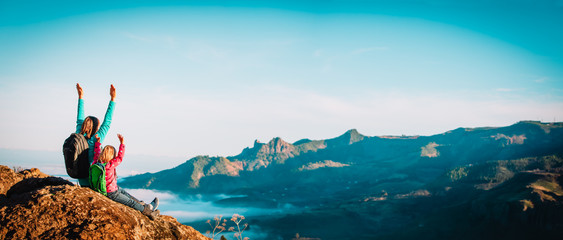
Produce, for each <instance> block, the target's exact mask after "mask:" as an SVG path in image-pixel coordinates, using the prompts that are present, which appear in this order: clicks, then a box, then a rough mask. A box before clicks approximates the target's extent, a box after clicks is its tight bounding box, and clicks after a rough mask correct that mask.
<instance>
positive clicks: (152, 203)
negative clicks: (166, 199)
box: [149, 197, 158, 211]
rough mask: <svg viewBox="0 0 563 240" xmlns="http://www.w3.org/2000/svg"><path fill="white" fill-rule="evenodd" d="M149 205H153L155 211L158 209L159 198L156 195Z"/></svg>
mask: <svg viewBox="0 0 563 240" xmlns="http://www.w3.org/2000/svg"><path fill="white" fill-rule="evenodd" d="M149 205H151V207H152V208H151V209H152V210H153V211H154V210H156V209H157V208H158V198H156V197H155V198H154V200H152V202H151V203H150V204H149Z"/></svg>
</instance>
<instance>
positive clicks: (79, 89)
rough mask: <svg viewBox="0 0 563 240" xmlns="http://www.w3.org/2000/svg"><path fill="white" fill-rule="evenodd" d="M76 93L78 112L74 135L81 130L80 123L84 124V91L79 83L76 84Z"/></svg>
mask: <svg viewBox="0 0 563 240" xmlns="http://www.w3.org/2000/svg"><path fill="white" fill-rule="evenodd" d="M76 92H77V93H78V110H77V114H76V133H79V132H80V130H81V129H82V123H83V122H84V100H83V99H82V98H83V97H84V91H83V90H82V87H81V86H80V84H79V83H77V84H76Z"/></svg>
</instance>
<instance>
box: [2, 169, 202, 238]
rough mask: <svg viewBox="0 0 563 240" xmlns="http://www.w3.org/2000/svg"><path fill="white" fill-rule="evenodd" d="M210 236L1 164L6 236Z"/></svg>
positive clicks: (64, 182) (38, 173)
mask: <svg viewBox="0 0 563 240" xmlns="http://www.w3.org/2000/svg"><path fill="white" fill-rule="evenodd" d="M51 238H55V239H190V240H207V239H209V238H207V237H205V236H204V235H202V234H201V233H200V232H198V231H196V230H195V229H193V228H192V227H190V226H186V225H183V224H180V223H179V222H178V221H177V220H176V219H175V218H173V217H170V216H164V215H161V216H160V217H158V218H157V219H155V220H154V221H152V220H150V219H149V218H148V217H146V216H144V215H143V214H142V213H140V212H139V211H137V210H134V209H132V208H130V207H127V206H125V205H122V204H120V203H116V202H114V201H112V200H111V199H109V198H107V197H105V196H103V195H101V194H98V193H96V192H94V191H92V190H90V189H88V188H82V187H79V186H75V185H73V184H72V183H71V182H69V181H67V180H64V179H62V178H57V177H52V176H48V175H46V174H44V173H42V172H41V171H39V170H38V169H36V168H34V169H31V170H24V171H22V172H19V173H16V172H14V171H12V169H10V168H8V167H6V166H2V165H0V239H51Z"/></svg>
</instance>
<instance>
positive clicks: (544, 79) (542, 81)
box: [534, 77, 549, 83]
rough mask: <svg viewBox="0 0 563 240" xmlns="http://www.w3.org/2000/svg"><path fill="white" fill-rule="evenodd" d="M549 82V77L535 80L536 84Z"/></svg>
mask: <svg viewBox="0 0 563 240" xmlns="http://www.w3.org/2000/svg"><path fill="white" fill-rule="evenodd" d="M547 80H549V77H541V78H538V79H535V80H534V82H536V83H544V82H546V81H547Z"/></svg>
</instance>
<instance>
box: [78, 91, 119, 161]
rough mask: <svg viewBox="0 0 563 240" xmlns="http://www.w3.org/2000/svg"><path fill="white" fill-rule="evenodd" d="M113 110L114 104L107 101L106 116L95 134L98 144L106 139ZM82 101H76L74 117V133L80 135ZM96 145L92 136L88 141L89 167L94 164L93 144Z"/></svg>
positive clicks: (82, 113)
mask: <svg viewBox="0 0 563 240" xmlns="http://www.w3.org/2000/svg"><path fill="white" fill-rule="evenodd" d="M114 108H115V102H114V101H109V105H108V109H107V110H106V115H105V116H104V121H103V122H102V125H100V129H99V130H98V132H96V134H98V137H100V143H102V142H104V138H105V137H106V135H107V133H108V131H109V127H110V125H111V119H112V117H113V109H114ZM85 118H86V117H84V100H83V99H78V114H77V116H76V133H80V130H81V129H82V123H84V119H85ZM95 143H96V138H95V137H94V136H92V137H91V138H90V139H88V147H89V149H88V161H89V162H90V165H91V164H92V162H94V144H95Z"/></svg>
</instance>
